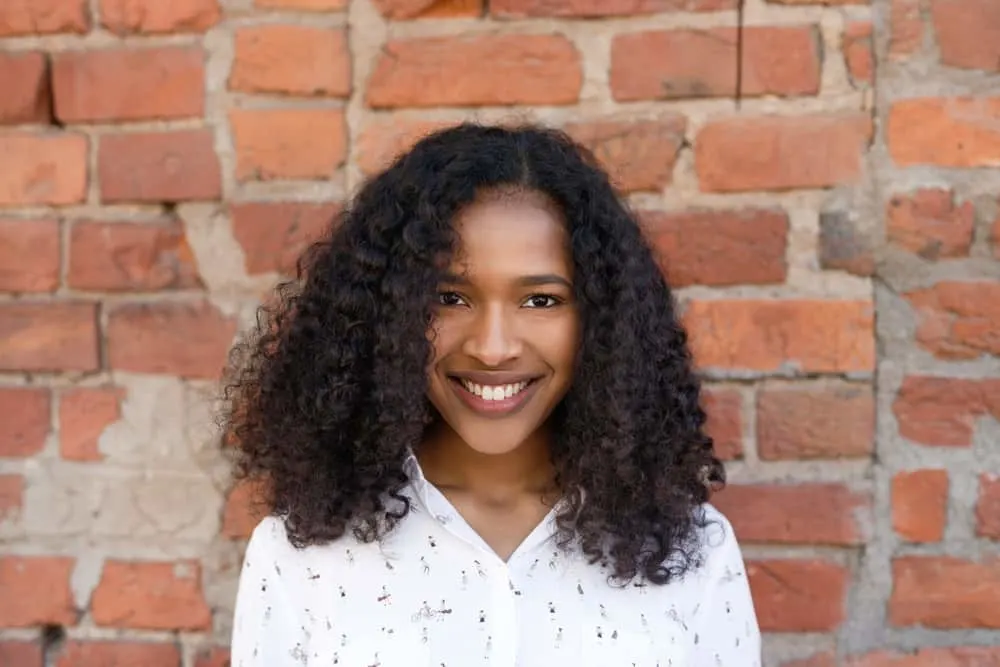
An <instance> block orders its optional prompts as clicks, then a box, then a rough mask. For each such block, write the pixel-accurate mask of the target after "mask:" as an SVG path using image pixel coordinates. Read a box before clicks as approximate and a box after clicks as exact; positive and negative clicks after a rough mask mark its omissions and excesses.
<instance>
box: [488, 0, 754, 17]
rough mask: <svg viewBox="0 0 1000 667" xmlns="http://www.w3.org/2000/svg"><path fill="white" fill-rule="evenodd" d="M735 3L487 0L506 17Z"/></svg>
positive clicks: (730, 3)
mask: <svg viewBox="0 0 1000 667" xmlns="http://www.w3.org/2000/svg"><path fill="white" fill-rule="evenodd" d="M735 7H736V0H555V1H553V0H490V13H491V14H493V15H494V16H500V17H505V18H522V17H528V16H564V17H568V18H599V17H603V16H636V15H642V14H655V13H659V12H714V11H720V10H724V9H735Z"/></svg>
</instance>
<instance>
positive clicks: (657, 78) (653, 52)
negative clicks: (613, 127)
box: [611, 26, 821, 101]
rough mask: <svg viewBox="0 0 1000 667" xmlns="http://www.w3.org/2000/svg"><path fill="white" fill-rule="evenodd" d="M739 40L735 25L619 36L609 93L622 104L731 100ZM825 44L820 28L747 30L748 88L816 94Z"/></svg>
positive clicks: (613, 46)
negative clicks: (688, 99)
mask: <svg viewBox="0 0 1000 667" xmlns="http://www.w3.org/2000/svg"><path fill="white" fill-rule="evenodd" d="M736 40H737V31H736V29H735V28H699V29H687V30H666V31H653V32H639V33H631V34H625V35H619V36H617V37H615V38H614V40H613V41H612V42H611V93H612V95H613V96H614V98H615V99H616V100H619V101H632V100H662V99H683V98H700V97H731V96H732V95H734V94H735V92H736V61H737V53H736V49H737V44H736ZM820 41H821V40H820V35H819V31H818V29H817V28H816V27H815V26H790V27H780V28H775V27H750V28H746V29H744V31H743V58H744V60H743V63H744V64H743V81H742V93H743V94H744V95H747V96H758V95H785V96H790V95H815V94H816V93H818V92H819V80H820V58H819V54H820Z"/></svg>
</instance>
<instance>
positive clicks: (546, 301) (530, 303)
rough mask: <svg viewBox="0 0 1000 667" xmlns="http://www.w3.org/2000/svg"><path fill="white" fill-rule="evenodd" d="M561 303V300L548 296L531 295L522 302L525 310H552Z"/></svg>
mask: <svg viewBox="0 0 1000 667" xmlns="http://www.w3.org/2000/svg"><path fill="white" fill-rule="evenodd" d="M560 303H562V299H560V298H558V297H555V296H551V295H549V294H532V295H531V296H529V297H528V299H527V300H526V301H525V302H524V307H525V308H552V307H554V306H558V305H559V304H560Z"/></svg>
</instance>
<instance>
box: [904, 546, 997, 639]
mask: <svg viewBox="0 0 1000 667" xmlns="http://www.w3.org/2000/svg"><path fill="white" fill-rule="evenodd" d="M892 580H893V585H892V596H891V597H890V598H889V619H888V620H889V623H890V624H892V625H893V626H896V627H903V626H910V625H922V626H923V627H925V628H931V629H939V630H957V629H973V628H983V629H992V630H996V629H998V628H1000V605H997V599H996V591H997V590H1000V558H993V559H989V560H986V559H984V560H981V561H970V560H962V559H960V558H952V557H947V556H907V557H902V558H896V559H895V560H894V561H893V562H892Z"/></svg>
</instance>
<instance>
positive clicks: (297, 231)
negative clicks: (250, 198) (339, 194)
mask: <svg viewBox="0 0 1000 667" xmlns="http://www.w3.org/2000/svg"><path fill="white" fill-rule="evenodd" d="M339 209H340V206H339V205H338V204H312V203H304V202H295V203H293V202H287V203H285V202H253V203H246V204H234V205H233V206H231V207H230V215H231V217H232V226H233V236H234V237H236V241H237V242H238V243H239V244H240V247H241V248H242V249H243V257H244V266H245V268H246V271H247V273H248V274H249V275H258V274H261V273H268V272H270V271H277V272H279V273H282V274H285V275H289V276H290V275H294V273H295V262H296V260H297V259H298V257H299V255H300V254H301V253H302V252H303V251H304V250H305V249H306V247H307V246H308V245H309V244H310V243H311V242H313V241H314V240H316V239H318V238H319V237H320V236H321V235H323V234H324V233H325V232H327V231H328V230H329V228H330V226H331V224H332V223H333V221H334V216H335V215H336V214H337V211H338V210H339Z"/></svg>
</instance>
